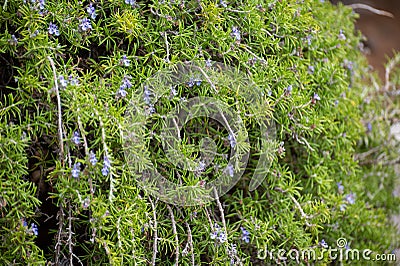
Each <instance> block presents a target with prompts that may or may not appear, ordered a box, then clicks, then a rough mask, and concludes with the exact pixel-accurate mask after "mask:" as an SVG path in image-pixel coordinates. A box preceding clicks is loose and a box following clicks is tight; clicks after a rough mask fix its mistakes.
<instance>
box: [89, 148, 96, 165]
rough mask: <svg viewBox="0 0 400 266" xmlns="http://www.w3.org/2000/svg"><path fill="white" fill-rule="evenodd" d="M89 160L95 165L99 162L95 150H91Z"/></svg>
mask: <svg viewBox="0 0 400 266" xmlns="http://www.w3.org/2000/svg"><path fill="white" fill-rule="evenodd" d="M89 162H90V163H91V164H92V165H93V166H95V165H96V164H97V158H96V154H94V152H93V151H90V154H89Z"/></svg>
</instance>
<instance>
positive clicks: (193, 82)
mask: <svg viewBox="0 0 400 266" xmlns="http://www.w3.org/2000/svg"><path fill="white" fill-rule="evenodd" d="M187 85H188V86H189V87H190V88H192V87H193V86H194V85H196V86H200V85H201V79H194V78H193V77H191V78H190V79H189V81H188V82H187Z"/></svg>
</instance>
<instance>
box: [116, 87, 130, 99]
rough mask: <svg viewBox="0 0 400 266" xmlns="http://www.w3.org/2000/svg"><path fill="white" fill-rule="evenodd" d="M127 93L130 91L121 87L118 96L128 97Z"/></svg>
mask: <svg viewBox="0 0 400 266" xmlns="http://www.w3.org/2000/svg"><path fill="white" fill-rule="evenodd" d="M127 94H128V92H127V91H126V90H124V89H122V88H119V90H118V91H117V96H118V97H122V98H124V97H126V95H127Z"/></svg>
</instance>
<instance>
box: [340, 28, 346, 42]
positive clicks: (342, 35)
mask: <svg viewBox="0 0 400 266" xmlns="http://www.w3.org/2000/svg"><path fill="white" fill-rule="evenodd" d="M338 38H339V40H342V41H344V40H346V35H344V33H343V30H340V31H339V35H338Z"/></svg>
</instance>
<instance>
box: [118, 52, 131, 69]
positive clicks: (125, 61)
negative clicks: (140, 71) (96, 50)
mask: <svg viewBox="0 0 400 266" xmlns="http://www.w3.org/2000/svg"><path fill="white" fill-rule="evenodd" d="M120 65H123V66H126V67H128V66H130V65H131V60H129V59H128V57H127V56H126V55H123V56H122V58H121V60H120Z"/></svg>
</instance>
